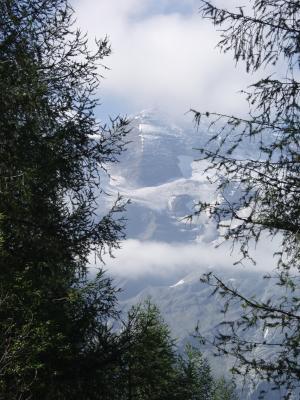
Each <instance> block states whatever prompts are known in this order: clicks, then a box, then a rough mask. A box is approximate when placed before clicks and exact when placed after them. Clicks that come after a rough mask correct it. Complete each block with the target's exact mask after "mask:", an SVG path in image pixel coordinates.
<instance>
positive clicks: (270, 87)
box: [195, 0, 300, 398]
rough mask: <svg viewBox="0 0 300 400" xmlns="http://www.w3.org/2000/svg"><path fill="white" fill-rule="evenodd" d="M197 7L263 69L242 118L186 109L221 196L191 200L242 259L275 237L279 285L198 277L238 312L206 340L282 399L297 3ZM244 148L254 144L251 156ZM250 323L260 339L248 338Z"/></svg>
mask: <svg viewBox="0 0 300 400" xmlns="http://www.w3.org/2000/svg"><path fill="white" fill-rule="evenodd" d="M201 12H202V14H203V16H204V17H205V18H209V19H211V20H212V22H213V24H214V25H216V26H217V27H221V28H222V31H221V35H222V38H221V41H220V43H219V45H220V48H221V49H222V50H223V51H225V52H226V51H232V52H233V56H234V59H235V60H236V61H237V62H239V61H242V62H245V64H246V68H247V71H251V72H252V71H258V70H262V68H263V67H265V66H267V67H268V69H269V71H271V72H269V75H267V76H265V77H263V78H261V79H260V80H259V81H258V82H255V83H254V84H252V85H251V86H250V87H249V88H248V90H247V92H245V95H246V98H247V101H248V104H249V109H250V111H249V115H248V117H244V118H240V117H239V116H227V115H223V114H219V113H209V112H203V113H202V112H197V111H195V118H196V122H197V123H198V124H199V123H200V121H201V119H202V118H208V119H209V121H210V128H211V129H212V130H214V132H215V135H214V136H213V138H211V140H210V141H209V143H207V145H206V146H205V148H203V149H201V150H200V151H201V155H202V158H203V159H207V160H209V168H208V169H210V170H212V171H214V172H215V178H216V179H215V181H216V182H217V184H218V187H217V192H218V193H219V194H220V196H219V199H221V200H220V201H217V202H216V203H214V204H208V203H205V202H200V203H199V204H198V207H197V210H196V212H195V213H196V214H199V213H201V212H203V211H206V212H208V213H209V214H210V216H211V218H212V219H214V220H215V221H216V223H217V226H218V227H221V228H222V231H223V232H225V233H224V238H225V239H226V240H232V241H233V245H234V244H238V245H239V246H240V249H241V253H242V258H243V259H244V258H250V259H251V254H250V253H249V245H250V243H251V242H257V241H258V240H260V239H261V237H262V235H263V234H264V235H265V234H268V235H270V236H271V237H275V236H276V237H278V238H279V239H280V240H281V244H280V247H278V252H276V254H275V255H276V257H277V261H278V262H277V266H276V264H275V265H274V271H273V273H272V274H270V276H268V277H267V278H272V280H273V282H274V285H275V288H276V286H277V287H278V292H280V294H279V295H278V296H277V298H276V296H273V298H270V299H264V300H260V299H256V298H251V299H249V298H246V297H245V296H244V294H243V293H239V291H238V290H237V289H236V288H235V287H233V286H230V285H227V284H226V283H224V282H222V281H221V280H220V279H218V278H217V277H216V276H213V275H212V274H209V275H207V276H206V277H205V278H204V280H206V281H207V282H208V283H209V284H211V285H212V286H213V287H214V288H215V289H216V292H218V293H219V294H221V295H222V296H223V297H224V301H225V304H226V307H225V308H228V306H230V304H231V302H234V303H235V304H236V302H239V303H240V305H241V311H242V318H241V319H239V320H234V321H228V323H227V324H223V326H222V329H221V331H220V334H219V335H218V336H217V337H216V338H215V340H214V343H215V345H216V346H217V348H218V350H219V351H220V353H221V354H225V355H228V354H231V355H233V356H234V357H236V359H237V364H236V368H235V370H234V371H235V372H236V373H238V374H243V375H246V376H248V377H250V376H254V377H255V378H254V379H256V380H257V379H258V378H261V379H267V380H268V381H271V382H273V384H274V386H275V387H277V388H279V387H287V388H288V391H287V395H286V398H289V396H290V394H289V393H290V392H292V391H293V389H295V387H297V386H298V385H299V378H300V369H299V362H300V358H299V357H300V344H299V334H298V332H299V330H300V315H299V309H300V302H299V289H300V287H299V255H300V247H299V226H300V207H299V204H300V203H299V194H300V180H299V173H300V157H299V154H300V113H299V110H300V109H299V107H300V106H299V93H300V83H299V79H298V78H299V66H300V48H299V38H300V3H299V2H298V1H292V0H291V1H289V0H279V1H275V0H253V1H251V2H250V7H249V8H247V10H246V9H244V8H243V7H240V8H237V9H234V10H230V9H220V8H218V7H216V6H214V5H213V4H211V2H209V1H202V6H201ZM217 138H218V141H216V139H217ZM245 146H251V148H252V149H254V150H253V152H252V154H251V156H250V155H249V152H248V154H247V155H246V154H245V152H243V148H245ZM232 189H235V190H237V193H239V195H238V196H235V198H234V200H232V199H231V198H230V197H229V198H228V193H230V190H232ZM275 262H276V261H275ZM280 287H281V288H283V289H284V290H285V292H284V291H280V290H279V288H280ZM275 293H276V289H275ZM282 294H283V295H282ZM253 328H255V329H256V332H258V331H260V332H261V337H262V339H261V340H258V341H254V340H253V338H252V337H251V333H252V332H253V331H252V329H253ZM267 329H268V332H269V335H268V337H267V339H264V333H265V332H266V330H267ZM273 334H274V335H275V338H276V339H275V340H272V337H274V335H273ZM257 347H259V348H260V350H261V351H260V352H256V353H255V352H254V351H255V349H256V348H257ZM270 354H272V357H271V356H270ZM266 355H268V356H266Z"/></svg>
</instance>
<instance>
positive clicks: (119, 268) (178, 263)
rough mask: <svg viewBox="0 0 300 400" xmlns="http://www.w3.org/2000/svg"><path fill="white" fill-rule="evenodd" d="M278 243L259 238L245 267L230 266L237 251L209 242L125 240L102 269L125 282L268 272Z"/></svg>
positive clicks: (273, 263) (107, 259)
mask: <svg viewBox="0 0 300 400" xmlns="http://www.w3.org/2000/svg"><path fill="white" fill-rule="evenodd" d="M278 241H279V238H277V239H276V240H275V239H274V240H273V241H270V240H269V239H268V238H267V237H265V238H263V240H262V241H261V244H259V245H258V246H257V248H256V249H254V247H252V254H253V256H254V258H255V260H256V265H255V266H254V265H252V264H250V263H247V264H245V266H236V267H234V266H233V264H234V262H235V261H237V260H238V259H239V255H238V252H237V251H236V252H233V253H232V252H231V249H230V246H229V243H224V244H223V245H221V246H220V247H218V248H215V244H213V243H211V244H207V243H190V244H180V243H179V244H177V243H175V244H170V243H163V242H154V241H146V242H141V241H139V240H133V239H129V240H126V241H124V242H123V243H122V245H121V249H120V250H118V251H115V254H114V255H115V258H109V257H106V258H105V262H106V265H105V266H104V268H105V269H106V270H107V271H108V273H109V274H111V275H113V276H117V277H120V278H128V279H129V278H131V279H136V278H141V277H145V276H156V277H159V276H161V277H166V276H172V275H178V274H180V273H182V276H184V275H186V274H188V273H190V272H193V271H199V272H200V273H201V272H203V271H204V270H206V269H207V268H212V269H216V270H219V269H223V268H227V269H228V268H238V269H243V268H245V267H247V268H249V269H255V270H260V271H270V270H272V269H273V268H274V267H275V266H276V260H275V259H274V257H273V253H274V251H275V250H276V248H278ZM99 265H100V264H97V263H96V264H95V260H91V270H93V269H96V268H98V267H99Z"/></svg>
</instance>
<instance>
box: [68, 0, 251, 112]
mask: <svg viewBox="0 0 300 400" xmlns="http://www.w3.org/2000/svg"><path fill="white" fill-rule="evenodd" d="M231 1H232V0H231ZM74 7H75V11H76V16H77V17H78V24H79V26H80V27H81V28H82V30H83V31H88V34H89V37H90V38H91V39H93V38H94V37H98V38H99V37H100V38H101V37H104V36H105V35H106V34H107V35H108V36H109V37H110V40H111V43H112V49H113V54H112V55H111V56H110V57H109V59H107V60H106V63H107V65H108V67H110V68H111V70H110V71H108V72H106V73H105V76H106V78H107V79H105V81H104V82H103V84H102V91H101V96H102V98H103V101H104V105H105V102H107V101H108V103H107V104H109V108H110V109H111V110H112V111H115V112H121V113H122V112H124V111H125V112H127V111H128V112H131V111H139V110H141V109H143V108H148V107H156V108H158V109H160V110H163V111H164V112H167V113H169V114H171V115H172V116H173V117H174V118H175V117H176V116H179V117H183V116H184V114H185V112H186V111H188V110H189V109H190V108H198V109H201V110H204V111H206V110H222V111H224V112H228V113H231V112H235V113H236V112H238V111H239V110H242V109H243V108H244V105H245V103H244V102H243V101H242V97H241V96H240V95H238V94H237V92H238V91H239V90H241V89H243V88H245V87H246V86H247V84H249V76H248V75H247V74H246V73H245V72H244V70H243V68H242V67H240V68H236V67H235V65H234V61H233V60H232V54H228V55H224V54H220V52H219V50H217V49H216V48H215V46H216V44H217V42H218V34H217V32H216V30H215V28H214V27H212V25H211V23H210V22H209V21H205V20H203V19H201V17H200V15H199V13H198V8H199V2H198V0H185V1H184V0H181V1H179V0H172V1H171V0H160V1H156V0H121V1H120V0H101V1H97V0H76V1H75V3H74ZM104 111H107V110H106V109H104Z"/></svg>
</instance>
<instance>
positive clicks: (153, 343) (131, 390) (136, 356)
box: [114, 300, 237, 400]
mask: <svg viewBox="0 0 300 400" xmlns="http://www.w3.org/2000/svg"><path fill="white" fill-rule="evenodd" d="M120 337H121V338H122V339H121V340H122V342H123V343H124V344H125V343H126V344H127V346H126V347H125V351H124V352H123V354H122V360H121V363H120V365H119V367H118V369H117V372H116V373H115V377H116V381H115V387H116V392H118V391H119V393H118V395H115V396H116V397H114V398H116V399H120V400H121V399H122V400H169V399H173V400H222V399H228V400H237V397H236V395H235V391H234V387H233V385H231V384H230V383H228V382H227V381H225V380H224V379H221V380H217V379H214V378H213V375H212V372H211V369H210V366H209V363H208V361H207V359H206V358H204V357H203V356H202V354H201V352H200V351H199V350H198V349H196V348H194V347H192V346H189V345H188V346H187V347H186V349H185V352H184V354H179V353H178V350H177V349H176V347H175V342H174V340H173V339H172V338H171V336H170V331H169V328H168V326H167V325H166V323H165V322H164V321H163V319H162V317H161V315H160V312H159V309H158V308H157V307H156V306H155V305H153V304H152V303H151V301H150V300H146V301H145V302H144V303H142V304H138V305H137V306H134V307H132V308H131V309H130V310H129V312H128V317H127V321H126V322H125V323H124V326H123V330H122V333H121V335H120ZM222 396H224V397H222Z"/></svg>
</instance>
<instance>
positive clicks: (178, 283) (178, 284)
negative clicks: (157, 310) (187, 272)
mask: <svg viewBox="0 0 300 400" xmlns="http://www.w3.org/2000/svg"><path fill="white" fill-rule="evenodd" d="M183 284H184V280H183V279H180V281H179V282H177V283H175V285H172V286H170V287H176V286H180V285H183Z"/></svg>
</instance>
